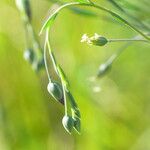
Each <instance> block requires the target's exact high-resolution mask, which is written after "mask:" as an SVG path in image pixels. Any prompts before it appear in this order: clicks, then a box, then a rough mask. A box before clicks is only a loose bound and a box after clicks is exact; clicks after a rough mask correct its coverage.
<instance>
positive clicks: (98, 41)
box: [90, 34, 108, 46]
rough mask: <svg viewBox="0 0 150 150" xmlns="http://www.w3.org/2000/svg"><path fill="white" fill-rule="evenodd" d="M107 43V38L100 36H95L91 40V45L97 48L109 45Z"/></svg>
mask: <svg viewBox="0 0 150 150" xmlns="http://www.w3.org/2000/svg"><path fill="white" fill-rule="evenodd" d="M107 42H108V40H107V39H106V38H105V37H103V36H100V35H98V34H95V35H94V36H93V37H91V38H90V43H91V44H92V45H96V46H104V45H105V44H107Z"/></svg>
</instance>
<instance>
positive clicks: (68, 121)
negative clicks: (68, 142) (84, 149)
mask: <svg viewBox="0 0 150 150" xmlns="http://www.w3.org/2000/svg"><path fill="white" fill-rule="evenodd" d="M62 124H63V126H64V128H65V129H66V131H67V132H68V133H70V134H71V132H72V129H73V126H74V120H73V118H72V117H70V116H67V115H65V116H64V117H63V119H62Z"/></svg>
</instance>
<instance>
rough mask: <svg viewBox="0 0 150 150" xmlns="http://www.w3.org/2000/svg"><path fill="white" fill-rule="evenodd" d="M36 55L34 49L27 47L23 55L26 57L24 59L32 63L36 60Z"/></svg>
mask: <svg viewBox="0 0 150 150" xmlns="http://www.w3.org/2000/svg"><path fill="white" fill-rule="evenodd" d="M34 55H35V54H34V51H33V49H26V50H25V51H24V54H23V57H24V59H25V60H26V61H28V62H30V63H32V62H33V60H34Z"/></svg>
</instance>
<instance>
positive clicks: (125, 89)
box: [0, 0, 150, 150]
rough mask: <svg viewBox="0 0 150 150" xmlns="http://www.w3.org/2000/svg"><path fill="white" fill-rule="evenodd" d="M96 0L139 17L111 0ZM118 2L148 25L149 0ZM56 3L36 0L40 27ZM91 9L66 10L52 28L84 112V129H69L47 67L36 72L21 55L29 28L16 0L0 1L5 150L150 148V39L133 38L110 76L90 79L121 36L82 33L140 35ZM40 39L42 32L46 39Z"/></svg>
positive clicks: (0, 127) (1, 140)
mask: <svg viewBox="0 0 150 150" xmlns="http://www.w3.org/2000/svg"><path fill="white" fill-rule="evenodd" d="M97 2H98V3H100V4H101V5H104V6H106V7H108V8H110V9H112V10H115V11H116V12H119V13H120V15H121V16H124V17H125V18H126V19H128V20H129V21H130V22H134V21H135V20H134V19H133V18H129V17H127V16H126V15H124V13H123V12H120V11H119V10H118V9H117V8H116V7H114V6H113V5H112V3H110V1H108V0H101V1H97ZM117 2H119V4H120V6H121V7H123V8H124V9H125V10H126V11H127V12H129V13H130V14H131V15H133V16H134V17H136V18H138V19H139V20H140V21H145V22H144V23H145V24H146V25H147V26H148V25H149V21H150V19H149V17H150V13H149V6H150V2H149V0H141V1H139V0H133V1H131V2H130V1H125V0H122V1H117ZM128 2H129V3H128ZM52 4H53V3H52V2H51V1H50V0H49V1H48V0H31V6H32V11H33V21H32V24H33V26H34V28H35V31H36V33H37V34H38V33H39V31H40V28H41V26H42V24H43V23H44V20H45V18H46V16H47V12H48V10H49V8H50V6H52ZM88 10H92V11H94V10H93V9H89V8H88ZM94 12H96V13H97V14H98V16H96V17H89V16H83V15H78V14H75V13H73V12H71V11H70V10H67V9H66V10H63V11H62V12H61V13H60V14H59V16H58V18H57V19H56V21H55V24H54V26H53V29H52V31H51V43H52V47H53V49H54V51H55V55H56V57H57V59H58V62H59V63H60V64H62V67H63V69H64V70H65V72H66V74H67V75H68V78H69V80H70V83H71V90H72V93H73V94H74V96H75V98H76V101H77V103H78V105H79V108H80V111H81V114H82V133H81V135H78V134H76V133H73V134H72V135H68V134H67V132H66V131H65V130H64V128H63V126H62V123H61V120H62V117H63V115H64V108H63V106H61V105H60V104H59V103H57V102H56V101H55V100H54V99H53V98H52V97H51V96H50V95H49V94H48V92H47V89H46V87H47V83H48V79H47V76H46V74H45V71H44V69H43V70H42V71H40V72H38V73H36V72H34V71H33V70H32V68H31V66H30V64H28V63H27V62H26V61H25V60H24V59H23V51H24V49H25V33H24V28H23V25H22V22H21V19H20V14H19V12H18V10H17V8H16V6H15V1H12V0H0V150H83V149H85V150H150V142H149V139H150V119H149V118H150V117H149V116H150V78H149V77H150V45H149V44H145V43H140V42H137V43H134V44H132V45H131V46H130V47H128V48H127V49H126V50H125V51H124V52H123V53H122V55H121V56H120V57H119V58H118V59H117V60H116V61H115V62H114V64H113V67H112V70H111V72H110V73H108V75H106V76H105V77H103V78H101V79H98V80H96V81H91V80H90V79H91V77H92V76H94V75H95V74H96V73H97V69H98V67H99V65H100V64H101V63H103V62H104V61H105V60H106V59H107V58H108V57H109V56H111V54H113V53H114V52H115V51H116V49H117V48H119V47H120V46H121V45H123V43H112V44H109V45H106V46H105V47H94V46H88V45H86V44H83V43H80V39H81V36H82V35H83V34H84V33H88V34H89V35H91V36H92V35H93V34H94V33H98V34H101V35H103V36H106V37H108V38H130V37H133V36H135V35H137V33H135V32H134V31H132V30H131V29H130V28H128V27H127V26H125V25H123V24H122V23H120V22H118V21H115V20H114V19H113V18H112V17H110V16H109V15H108V14H106V13H104V12H101V11H97V10H96V11H94ZM133 20H134V21H133ZM136 23H137V22H136ZM136 25H137V26H138V24H136ZM138 27H139V29H141V30H142V31H145V30H144V29H143V28H141V27H140V25H139V26H138ZM43 38H44V35H42V36H41V37H40V38H39V39H40V41H41V44H42V43H43ZM49 69H51V65H50V68H49ZM52 72H53V71H52ZM53 76H54V77H55V74H53ZM94 89H98V90H99V92H95V91H94Z"/></svg>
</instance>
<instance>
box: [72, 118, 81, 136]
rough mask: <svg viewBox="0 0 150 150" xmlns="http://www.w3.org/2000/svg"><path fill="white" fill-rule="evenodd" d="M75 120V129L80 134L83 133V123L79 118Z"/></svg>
mask: <svg viewBox="0 0 150 150" xmlns="http://www.w3.org/2000/svg"><path fill="white" fill-rule="evenodd" d="M73 119H74V129H75V130H76V131H77V132H78V133H80V132H81V121H80V119H79V118H78V117H75V118H73Z"/></svg>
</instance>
